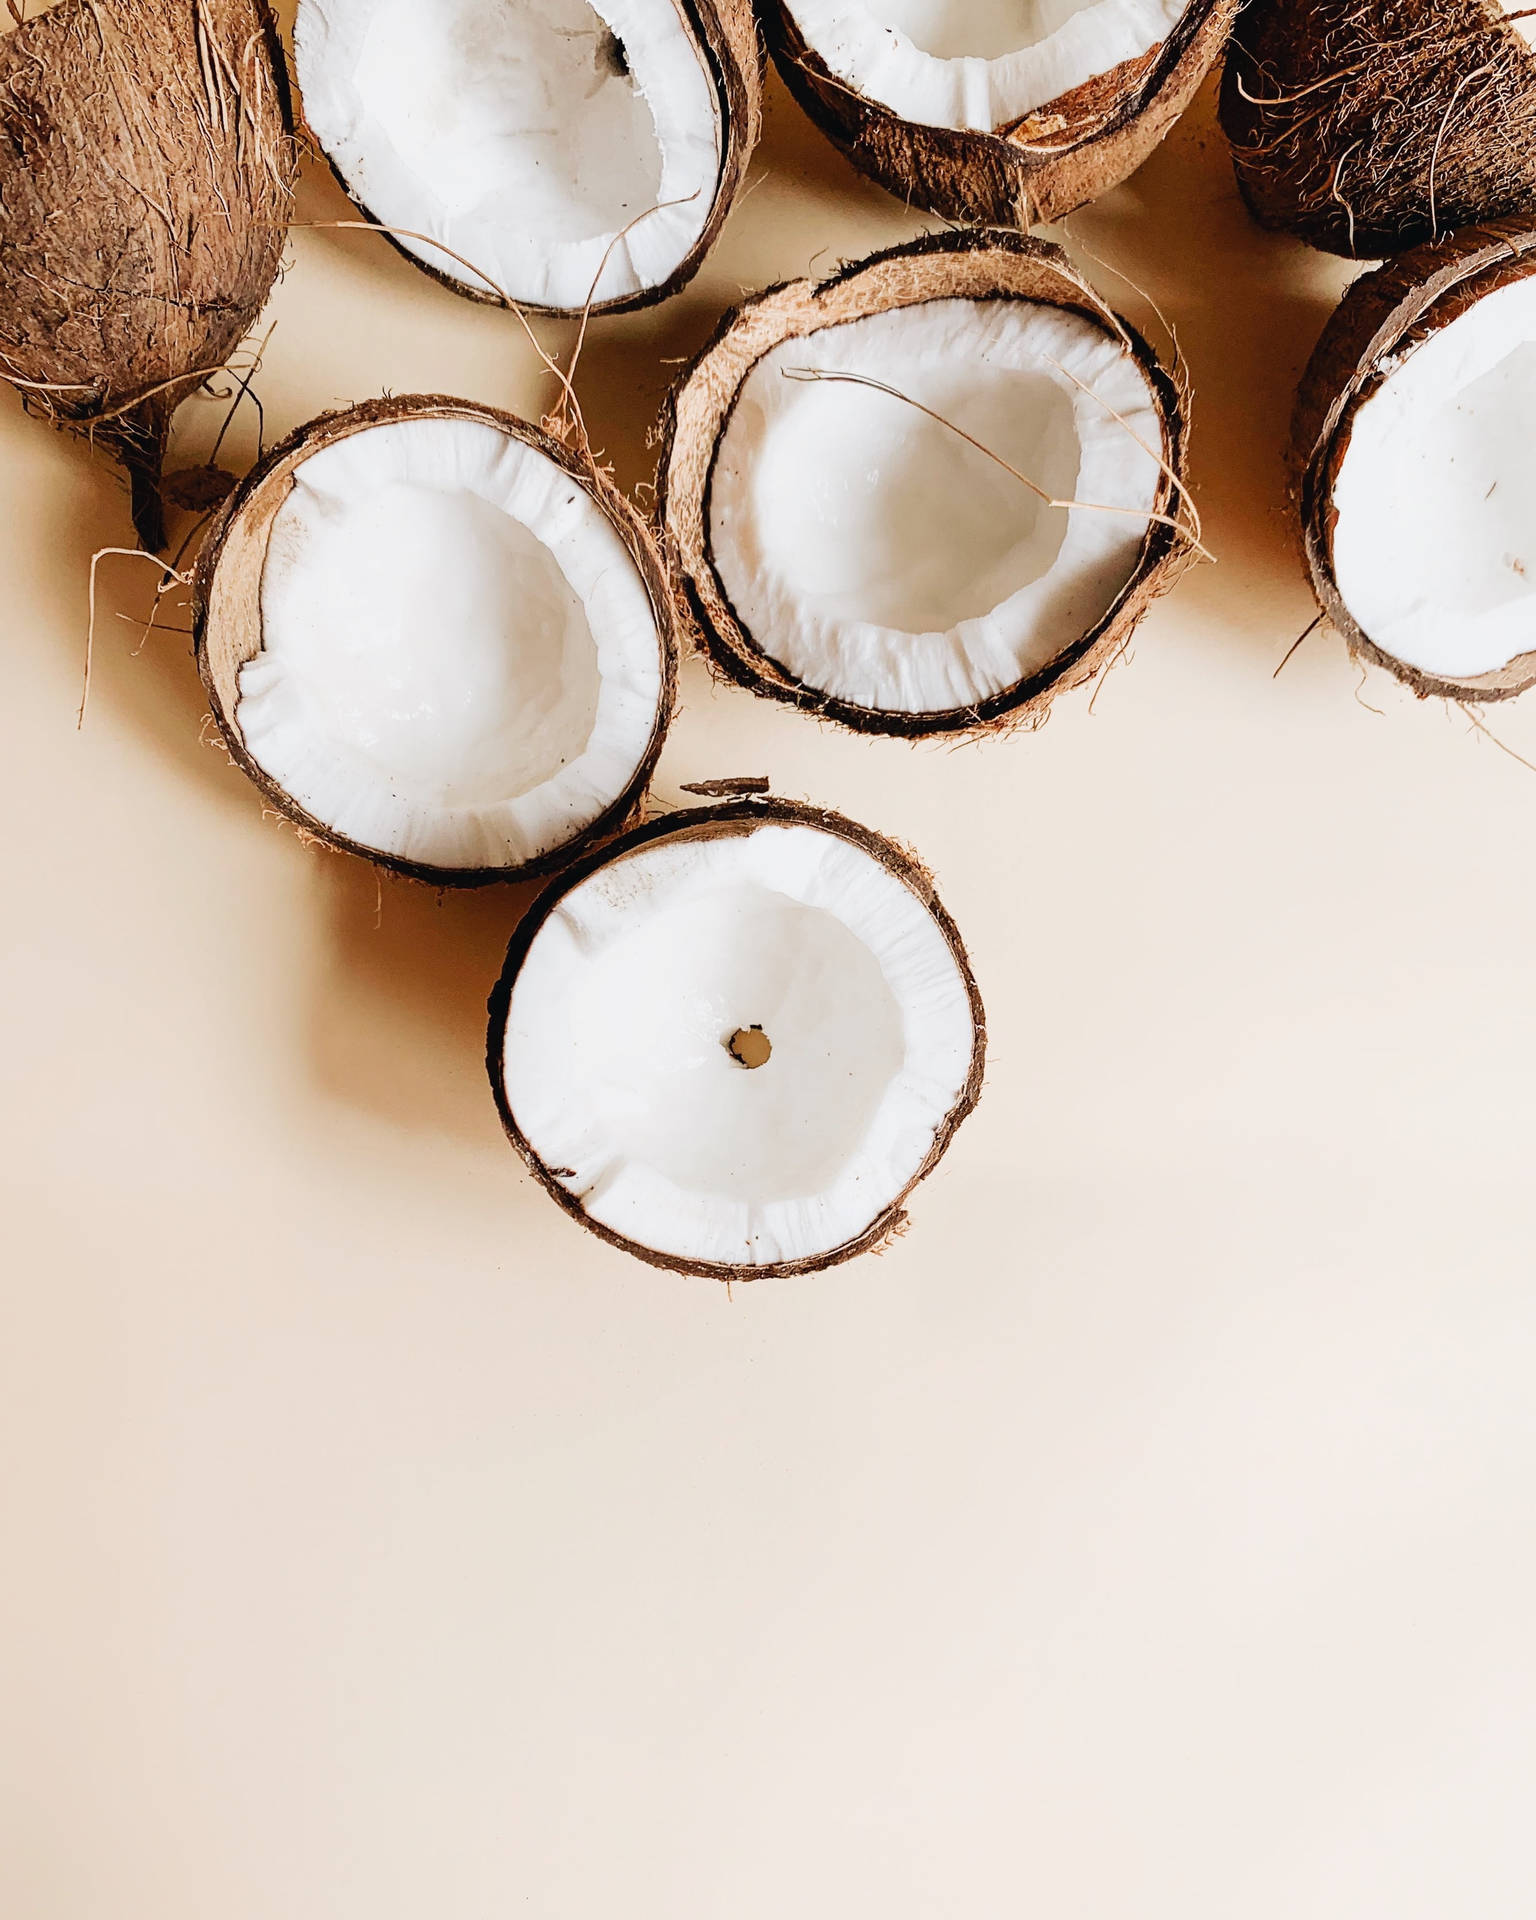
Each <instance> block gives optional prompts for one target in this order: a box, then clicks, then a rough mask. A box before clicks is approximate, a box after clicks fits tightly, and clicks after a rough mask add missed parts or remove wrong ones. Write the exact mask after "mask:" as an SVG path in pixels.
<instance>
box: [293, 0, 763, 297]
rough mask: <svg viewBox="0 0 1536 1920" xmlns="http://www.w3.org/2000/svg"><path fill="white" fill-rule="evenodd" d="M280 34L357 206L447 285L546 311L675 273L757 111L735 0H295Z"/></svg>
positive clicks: (744, 12) (656, 290)
mask: <svg viewBox="0 0 1536 1920" xmlns="http://www.w3.org/2000/svg"><path fill="white" fill-rule="evenodd" d="M294 48H295V57H296V63H297V70H298V79H299V87H300V91H301V94H302V97H303V103H304V116H305V119H306V120H307V122H308V124H309V126H310V128H311V130H312V131H313V133H314V135H315V138H316V139H317V140H318V141H319V143H320V145H321V147H322V148H323V149H324V150H325V152H326V154H327V155H328V156H329V158H330V161H331V165H332V167H333V168H334V169H335V172H336V174H337V177H338V178H339V179H340V181H341V183H342V185H343V186H344V187H345V188H346V190H347V192H348V193H349V194H351V196H352V198H353V199H354V200H355V201H356V202H357V203H358V205H359V206H360V207H361V208H363V209H364V211H365V215H366V217H367V218H368V219H369V220H371V221H375V222H377V223H379V224H380V225H382V226H384V227H386V228H389V229H392V230H393V231H392V232H391V235H390V237H391V238H392V239H393V240H394V242H395V244H396V245H397V246H398V247H399V248H401V249H402V250H403V251H404V252H405V253H406V254H407V255H408V256H409V257H410V258H411V259H413V260H414V261H415V262H416V263H417V265H419V266H423V267H425V268H426V269H427V271H428V272H430V273H432V274H434V275H435V276H436V277H437V278H438V279H440V280H442V281H443V282H444V283H445V284H446V285H447V286H450V287H452V288H453V289H454V291H455V292H457V293H463V294H468V295H470V296H471V297H473V298H478V299H482V300H485V299H489V300H496V299H499V298H500V297H502V296H505V297H506V298H507V299H510V300H512V301H514V302H516V303H517V304H518V305H519V306H525V307H532V308H538V309H542V310H544V311H546V312H554V313H574V312H578V311H580V310H581V309H582V308H584V307H585V306H586V305H587V303H588V302H589V301H590V302H591V305H592V310H593V311H594V312H598V313H602V312H610V311H616V310H619V309H623V308H630V307H643V306H648V305H650V304H651V303H652V302H653V301H657V300H661V299H664V298H666V296H667V295H668V294H671V293H675V292H676V291H677V290H678V288H679V287H681V286H682V285H683V284H684V283H685V282H686V281H688V280H689V279H691V278H692V276H693V274H694V273H695V272H696V271H697V269H698V267H699V264H700V262H701V261H702V260H703V258H704V255H705V253H706V252H707V251H708V249H709V248H710V246H711V245H712V244H713V243H714V240H715V237H716V235H717V234H718V232H719V230H720V227H721V224H722V222H723V221H724V219H725V216H726V213H727V212H728V211H729V209H730V205H731V201H732V200H733V198H734V197H735V195H736V192H737V190H738V188H739V187H740V185H741V183H742V180H743V178H744V176H745V173H746V167H747V160H748V157H749V155H750V154H751V151H752V148H753V145H754V143H755V142H756V140H757V135H758V130H759V125H760V121H761V111H762V109H761V73H760V62H759V57H758V52H757V30H756V28H755V26H754V25H753V21H752V9H751V5H750V0H598V4H597V5H595V6H594V5H590V4H588V0H517V3H516V4H513V3H512V0H299V10H298V17H297V21H296V23H295V28H294ZM434 241H435V242H438V243H440V244H438V245H433V244H432V243H433V242H434Z"/></svg>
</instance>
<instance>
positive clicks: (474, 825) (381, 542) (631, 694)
mask: <svg viewBox="0 0 1536 1920" xmlns="http://www.w3.org/2000/svg"><path fill="white" fill-rule="evenodd" d="M261 626H262V644H261V651H260V652H259V653H258V654H257V655H256V656H255V658H254V659H252V660H250V661H248V662H247V663H246V665H245V666H244V667H243V668H242V669H241V672H240V697H239V702H238V705H237V708H236V712H235V724H236V727H237V730H238V732H239V734H240V736H241V737H242V739H243V741H244V743H245V747H246V750H247V751H248V752H249V753H250V755H251V757H252V759H253V760H254V761H255V762H256V764H257V765H258V766H259V767H260V768H261V769H262V770H263V771H264V772H265V773H267V774H268V775H269V776H270V777H271V778H272V779H273V780H274V781H275V782H276V783H277V784H278V785H279V786H280V787H281V788H283V789H284V791H285V792H286V793H288V794H290V795H291V796H292V797H293V798H294V799H295V800H296V801H298V803H299V804H300V805H301V806H302V807H303V808H304V809H305V811H306V812H308V813H309V814H310V815H312V816H313V817H314V818H315V819H317V820H319V821H320V822H322V823H323V824H324V825H326V826H328V827H330V828H331V829H332V830H333V831H334V832H336V833H337V834H340V835H342V836H344V837H345V838H346V839H348V840H351V841H353V842H355V843H356V844H358V845H360V846H363V847H365V848H368V849H370V850H372V851H376V852H380V853H385V854H390V855H394V856H397V857H399V858H402V859H406V860H410V861H414V862H418V863H421V864H424V865H428V866H434V867H444V868H479V867H512V866H519V865H522V864H524V863H525V862H527V861H531V860H534V859H537V858H539V857H540V856H542V855H544V854H547V853H549V852H551V851H553V850H554V849H555V848H557V847H559V846H561V845H563V844H564V843H565V842H567V841H569V840H570V839H572V838H574V837H575V836H576V835H577V834H578V833H580V832H581V831H582V830H583V829H584V828H585V827H587V826H590V825H591V824H592V823H593V822H594V821H595V820H596V819H597V818H598V817H599V816H600V815H601V814H602V813H603V812H604V811H605V810H606V809H607V808H608V807H609V806H611V805H612V804H613V802H614V801H615V800H616V799H617V798H619V796H620V795H621V794H622V793H623V792H624V791H625V789H626V788H627V787H628V785H629V783H630V782H631V781H632V780H633V778H634V776H635V774H636V772H637V770H638V768H639V767H640V764H641V762H642V760H643V759H644V756H645V753H646V750H647V747H648V745H649V742H650V738H651V734H652V730H653V728H654V726H655V724H656V719H657V710H658V705H659V703H660V701H661V698H662V684H663V659H662V642H661V640H660V638H659V636H658V632H657V626H656V620H655V615H654V613H653V610H652V606H651V602H650V598H649V596H648V595H647V592H646V589H645V585H644V583H643V581H642V579H641V577H640V574H639V572H638V571H637V569H636V567H635V564H634V562H633V560H632V559H631V557H630V554H629V552H628V550H627V548H626V547H625V546H624V544H623V542H622V541H621V539H620V538H619V536H618V534H617V533H616V532H615V530H614V528H613V526H612V524H611V523H610V522H609V520H608V519H607V517H606V516H605V515H604V513H603V512H602V510H601V508H600V507H598V505H597V504H596V502H595V501H594V500H593V499H592V498H591V496H590V495H589V494H588V493H586V491H585V490H584V489H583V488H582V487H580V486H579V485H578V484H577V483H576V482H575V481H574V480H573V479H572V478H571V476H570V475H569V474H568V473H566V472H565V471H564V469H563V468H561V467H559V466H558V465H556V463H555V462H554V461H552V460H550V459H549V458H547V457H546V456H545V455H544V454H542V453H540V452H539V451H538V449H537V448H535V447H532V446H529V445H527V444H525V443H524V442H523V441H521V440H518V439H515V438H514V437H513V436H512V435H510V434H507V433H503V432H501V431H500V430H499V429H497V428H496V427H494V426H492V425H489V424H485V423H481V422H478V421H470V420H461V419H435V418H428V419H414V420H401V421H393V422H389V423H386V424H381V425H378V426H374V427H369V428H366V429H364V430H363V431H361V432H359V433H354V434H352V435H350V436H349V437H348V438H346V439H343V440H338V441H334V442H332V443H331V444H330V445H329V446H326V447H324V448H322V449H321V450H320V451H318V452H316V453H314V454H312V455H311V456H310V457H309V458H308V459H306V460H305V461H303V462H302V463H301V464H300V465H299V466H298V467H297V468H296V469H295V471H294V473H293V484H292V490H291V491H290V493H289V495H288V497H287V499H286V500H285V501H284V503H283V505H282V506H281V507H280V508H279V509H278V512H277V514H276V515H275V517H274V520H273V523H272V528H271V535H270V539H269V543H268V547H267V552H266V559H265V563H264V566H263V570H262V577H261Z"/></svg>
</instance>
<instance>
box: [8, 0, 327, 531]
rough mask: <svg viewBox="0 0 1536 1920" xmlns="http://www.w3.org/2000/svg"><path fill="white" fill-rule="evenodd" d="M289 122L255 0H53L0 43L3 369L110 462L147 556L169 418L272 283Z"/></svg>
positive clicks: (214, 365)
mask: <svg viewBox="0 0 1536 1920" xmlns="http://www.w3.org/2000/svg"><path fill="white" fill-rule="evenodd" d="M289 126H290V115H289V106H288V94H287V80H286V74H285V70H284V67H283V62H282V51H281V48H280V46H279V44H278V39H277V32H276V28H275V26H274V24H273V19H272V15H271V13H270V11H269V10H268V8H267V6H266V4H265V0H65V3H64V4H63V5H61V6H57V7H55V8H53V10H52V11H51V12H48V13H45V14H41V15H39V16H38V18H37V19H35V20H32V21H29V22H28V23H27V24H26V25H25V26H22V27H19V28H18V29H17V30H16V32H14V33H12V34H10V35H8V36H6V37H5V38H4V39H3V40H0V274H3V286H4V298H3V302H0V377H3V378H5V379H8V380H9V381H10V382H11V383H12V385H14V386H15V387H16V388H17V389H18V391H19V392H20V393H21V395H22V397H23V399H24V401H25V403H26V405H27V406H28V408H29V409H30V410H31V411H33V412H35V413H38V414H42V415H45V416H47V417H49V418H51V419H53V420H55V421H57V422H59V423H60V424H62V425H67V426H70V427H73V428H75V429H76V430H77V431H79V432H81V433H83V434H85V435H87V436H88V437H89V438H90V439H92V440H94V441H96V442H98V443H100V444H101V445H103V446H105V447H107V448H108V449H109V450H110V451H111V452H112V453H113V454H115V455H116V456H117V457H118V458H119V459H120V460H121V461H122V462H123V464H124V466H125V467H126V468H127V470H128V474H129V477H130V480H131V482H132V488H133V517H134V524H135V527H136V528H137V531H138V534H139V538H140V539H141V540H142V542H143V544H144V545H145V546H146V547H148V548H150V549H152V550H154V551H159V549H161V548H162V547H163V546H164V545H165V537H166V536H165V513H164V505H163V501H162V498H161V493H160V471H161V467H162V464H163V461H164V456H165V447H166V440H167V436H168V433H169V429H170V420H171V415H172V413H173V412H174V411H175V409H176V406H177V404H178V403H179V402H180V401H181V400H183V399H185V398H186V396H187V395H188V394H189V393H190V392H191V391H192V390H193V388H195V387H196V386H197V385H198V384H199V383H200V382H201V381H202V380H203V379H205V378H206V377H207V376H208V375H209V374H210V373H212V372H216V371H217V370H218V369H219V368H220V367H222V366H223V365H224V363H225V362H226V361H227V360H228V358H229V356H230V354H231V353H232V352H233V350H234V349H235V347H236V346H238V345H239V343H240V341H241V340H242V339H243V338H244V337H245V335H246V334H247V333H248V332H249V331H250V329H251V326H252V324H253V323H254V321H255V319H256V316H257V314H258V313H259V312H260V310H261V308H262V305H263V304H264V302H265V300H266V297H267V294H268V292H269V291H270V289H271V286H272V282H273V280H274V278H275V277H276V274H277V269H278V264H279V261H280V259H281V255H282V248H283V242H284V239H285V237H286V235H287V231H288V219H289V202H290V197H291V192H292V185H293V169H294V150H293V141H292V139H291V137H290V133H289Z"/></svg>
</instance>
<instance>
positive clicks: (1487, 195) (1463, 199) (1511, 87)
mask: <svg viewBox="0 0 1536 1920" xmlns="http://www.w3.org/2000/svg"><path fill="white" fill-rule="evenodd" d="M1221 124H1222V126H1223V128H1224V130H1225V132H1226V135H1227V138H1228V140H1229V141H1230V143H1231V147H1232V164H1233V167H1234V169H1235V171H1236V174H1237V182H1238V186H1239V187H1240V188H1241V190H1242V194H1243V198H1244V199H1245V200H1246V201H1247V203H1248V206H1249V208H1250V210H1251V211H1252V213H1253V216H1254V218H1255V219H1256V220H1258V222H1259V223H1260V225H1262V226H1265V227H1271V228H1274V229H1277V230H1279V231H1281V232H1285V233H1294V234H1298V235H1300V237H1301V238H1302V239H1304V240H1308V241H1310V242H1311V244H1312V245H1313V246H1315V247H1322V248H1325V249H1326V250H1327V251H1328V252H1330V253H1339V254H1344V255H1346V256H1347V257H1350V258H1355V259H1363V260H1379V259H1381V258H1383V257H1384V256H1385V255H1388V254H1393V253H1397V252H1399V251H1401V250H1402V249H1403V248H1405V247H1413V246H1418V245H1420V244H1421V243H1422V242H1424V241H1426V240H1433V239H1435V238H1437V237H1439V236H1441V235H1444V234H1447V233H1452V232H1454V231H1455V230H1456V229H1457V228H1459V227H1464V226H1468V225H1471V224H1473V223H1474V222H1482V221H1488V220H1496V219H1500V218H1503V217H1504V216H1506V215H1512V214H1522V213H1530V212H1533V211H1536V53H1533V51H1532V49H1531V48H1530V47H1529V46H1528V45H1527V44H1526V42H1525V40H1524V39H1523V38H1522V37H1521V35H1520V34H1519V32H1518V31H1517V30H1516V29H1515V28H1514V27H1513V26H1511V25H1510V23H1509V21H1508V19H1507V18H1506V16H1505V15H1504V13H1503V11H1502V9H1500V8H1499V7H1498V6H1497V5H1496V4H1494V0H1250V4H1249V5H1248V6H1246V7H1245V8H1244V9H1243V11H1242V13H1241V14H1240V15H1239V16H1238V20H1237V25H1236V28H1235V29H1234V32H1233V38H1232V45H1231V48H1230V50H1229V52H1228V55H1227V61H1226V66H1225V68H1224V71H1223V74H1222V87H1221Z"/></svg>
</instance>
